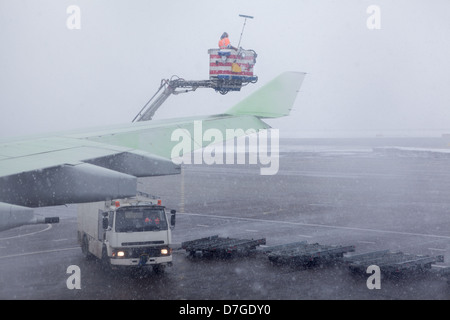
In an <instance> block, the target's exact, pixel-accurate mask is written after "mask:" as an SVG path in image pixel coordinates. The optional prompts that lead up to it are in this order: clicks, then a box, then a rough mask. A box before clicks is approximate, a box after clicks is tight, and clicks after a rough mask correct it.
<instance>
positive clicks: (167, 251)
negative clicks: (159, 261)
mask: <svg viewBox="0 0 450 320" xmlns="http://www.w3.org/2000/svg"><path fill="white" fill-rule="evenodd" d="M170 251H171V250H170V249H168V248H163V249H161V255H163V256H166V255H168V254H170Z"/></svg>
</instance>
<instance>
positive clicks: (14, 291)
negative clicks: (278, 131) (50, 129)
mask: <svg viewBox="0 0 450 320" xmlns="http://www.w3.org/2000/svg"><path fill="white" fill-rule="evenodd" d="M398 143H404V146H408V147H410V146H416V147H429V148H436V147H438V148H439V147H442V148H444V147H447V145H446V144H445V142H444V141H443V140H440V139H428V140H427V139H423V140H419V141H417V140H414V141H413V140H411V141H410V140H405V139H403V140H402V139H400V140H399V141H391V140H385V139H381V140H380V139H378V140H377V139H374V140H369V141H368V140H346V141H342V140H339V141H337V140H336V141H333V140H330V141H324V140H299V141H289V143H287V144H284V145H282V147H281V152H282V153H281V155H280V169H279V172H278V173H277V174H276V175H273V176H261V175H260V170H259V166H257V165H190V166H185V167H184V169H183V173H182V174H181V175H176V176H166V177H153V178H146V179H140V181H139V185H140V190H141V191H145V192H148V193H152V194H155V195H158V196H160V197H161V198H162V199H163V201H164V202H165V205H166V206H167V207H169V208H174V209H176V210H177V211H178V214H177V225H176V228H175V230H174V232H173V240H174V243H175V247H176V248H178V249H176V250H175V251H174V263H173V266H172V267H170V268H167V269H166V272H165V273H164V274H162V275H157V274H154V273H153V272H152V271H148V272H129V271H119V272H104V271H103V270H102V269H101V268H100V266H99V264H98V263H97V262H96V261H87V260H85V258H84V257H83V255H82V254H81V250H80V248H79V246H78V243H77V241H76V207H75V205H69V206H67V207H65V206H62V207H52V208H41V209H39V210H38V212H40V213H42V214H44V215H46V216H58V215H59V216H60V217H61V221H60V223H59V224H55V225H52V226H49V225H35V226H24V227H20V228H16V229H12V230H8V231H4V232H1V233H0V270H1V273H0V299H151V300H155V299H156V300H160V299H163V300H181V299H188V300H209V299H218V300H279V299H281V300H297V299H299V300H300V299H333V300H334V299H369V300H372V299H373V300H376V299H436V300H441V299H442V300H443V299H449V298H450V286H449V284H447V281H446V279H444V278H442V277H439V276H437V275H436V274H434V273H425V274H420V275H407V276H405V277H402V278H399V279H384V278H383V279H382V280H381V289H379V290H378V289H373V290H369V289H368V288H367V285H366V280H367V277H368V276H365V275H362V276H355V275H354V274H352V273H351V272H349V270H348V268H347V267H346V265H344V264H340V263H336V264H333V263H332V264H327V265H319V266H316V267H314V268H302V267H291V266H279V265H273V264H272V263H271V262H270V261H269V260H268V259H267V256H266V255H264V254H262V253H255V254H252V255H250V256H248V257H235V258H231V259H211V258H209V259H203V258H201V257H189V256H188V254H187V253H186V252H185V251H184V250H182V249H180V248H179V246H180V244H181V243H182V242H183V241H187V240H193V239H198V238H201V237H206V236H212V235H219V236H222V237H233V238H246V239H249V238H253V239H259V238H265V239H266V241H267V245H269V246H271V245H278V244H284V243H291V242H298V241H307V242H308V243H315V242H318V243H321V244H335V245H354V246H355V248H356V250H355V253H364V252H370V251H377V250H384V249H389V250H400V251H403V252H408V253H414V254H424V255H443V256H444V259H445V262H444V263H443V264H442V266H447V265H449V262H450V215H449V214H448V210H449V209H450V196H449V192H450V191H449V190H450V170H449V169H450V161H449V160H450V159H449V158H446V157H434V156H430V155H424V156H421V155H420V154H419V155H417V154H414V155H411V156H408V155H407V154H406V155H405V154H400V155H398V154H391V153H384V152H379V151H377V152H373V149H372V148H373V147H380V146H381V147H384V146H392V145H394V144H395V145H397V144H398ZM284 151H288V152H284ZM71 265H76V266H79V268H80V274H81V281H80V283H81V289H72V290H71V289H68V287H67V283H66V281H67V280H68V278H69V276H70V274H69V273H67V268H68V267H69V266H71ZM438 267H439V266H437V268H438Z"/></svg>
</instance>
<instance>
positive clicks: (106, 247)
mask: <svg viewBox="0 0 450 320" xmlns="http://www.w3.org/2000/svg"><path fill="white" fill-rule="evenodd" d="M175 215H176V211H175V210H170V211H169V210H167V209H166V208H165V207H164V206H162V205H161V200H158V199H154V198H153V199H152V198H151V197H150V196H148V195H144V194H139V195H138V196H136V197H134V198H129V199H117V200H111V201H102V202H94V203H83V204H79V205H78V242H79V244H80V245H81V250H82V252H83V254H84V255H85V256H86V257H87V258H90V257H97V258H98V259H100V260H101V261H102V263H103V265H104V266H108V267H112V268H118V267H121V266H123V267H132V266H136V267H144V266H152V267H153V270H154V271H155V272H157V273H161V272H164V269H165V267H166V266H171V265H172V248H171V242H172V229H173V228H174V227H175Z"/></svg>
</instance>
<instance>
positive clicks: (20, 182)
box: [0, 72, 305, 230]
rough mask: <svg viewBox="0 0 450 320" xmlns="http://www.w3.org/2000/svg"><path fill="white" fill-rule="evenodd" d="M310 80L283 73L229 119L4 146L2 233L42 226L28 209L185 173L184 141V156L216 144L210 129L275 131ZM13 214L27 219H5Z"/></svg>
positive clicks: (118, 193)
mask: <svg viewBox="0 0 450 320" xmlns="http://www.w3.org/2000/svg"><path fill="white" fill-rule="evenodd" d="M304 77H305V74H304V73H298V72H286V73H283V74H281V75H280V76H278V77H277V78H275V79H274V80H272V81H271V82H269V83H268V84H267V85H265V86H263V87H262V88H261V89H259V90H257V91H256V92H255V93H253V94H252V95H250V96H249V97H248V98H246V99H244V100H243V101H242V102H240V103H238V104H237V105H235V106H234V107H232V108H230V109H229V110H227V111H226V112H225V113H224V114H219V115H210V116H203V117H188V118H178V119H168V120H159V121H158V120H151V121H143V122H135V123H127V124H123V125H113V126H106V127H101V128H92V129H83V130H76V131H70V132H60V133H54V134H49V135H40V136H33V137H25V138H17V139H9V140H5V139H1V140H0V230H1V229H2V225H3V226H7V225H9V226H11V225H17V224H20V223H22V224H23V221H24V220H27V219H31V220H34V217H32V218H30V214H31V215H32V213H30V210H28V208H26V207H37V206H50V205H60V204H67V203H80V202H92V201H100V200H104V199H112V198H121V197H128V196H132V195H135V194H136V189H137V177H147V176H155V175H169V174H177V173H179V172H180V166H179V165H178V164H176V163H174V161H172V158H173V157H174V154H173V151H174V148H175V147H176V146H177V145H178V144H179V143H180V139H181V136H182V135H183V134H184V136H185V137H189V138H190V139H191V140H192V141H191V143H190V144H189V148H188V149H183V150H182V152H181V153H185V152H192V151H194V150H196V149H199V148H203V147H205V146H207V145H209V144H210V143H211V142H210V141H207V140H206V141H205V139H203V134H204V133H205V132H208V130H214V132H216V133H220V136H221V137H222V138H223V139H224V140H225V139H227V138H229V135H228V133H229V132H232V133H233V136H235V137H239V136H242V135H245V134H247V133H248V132H250V131H253V132H258V131H260V130H264V129H268V128H270V126H269V125H268V124H267V123H265V122H263V121H262V120H261V119H263V118H274V117H281V116H286V115H288V114H289V111H290V109H291V108H292V105H293V103H294V100H295V98H296V95H297V92H298V90H299V88H300V86H301V84H302V82H303V79H304ZM180 134H181V135H180ZM214 142H215V143H216V142H219V141H214ZM181 153H180V152H178V153H177V154H176V155H175V156H182V154H181ZM11 212H17V215H13V214H10V213H11ZM7 214H9V216H10V217H12V219H13V220H14V219H16V220H17V219H19V216H20V217H22V218H20V219H19V220H20V221H19V220H17V221H16V220H14V221H9V220H8V221H9V222H8V221H6V220H2V219H6V218H5V216H6V215H7Z"/></svg>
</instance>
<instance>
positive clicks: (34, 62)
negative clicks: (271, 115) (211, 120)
mask: <svg viewBox="0 0 450 320" xmlns="http://www.w3.org/2000/svg"><path fill="white" fill-rule="evenodd" d="M70 5H77V6H78V7H79V8H80V10H81V16H80V18H81V19H80V21H81V29H79V30H69V29H68V28H67V26H66V20H67V19H68V18H69V14H67V13H66V9H67V8H68V7H69V6H70ZM370 5H377V6H378V7H379V9H380V22H381V29H379V30H369V29H368V28H367V25H366V22H367V19H368V18H369V17H370V16H371V14H369V13H367V11H366V10H367V8H368V7H369V6H370ZM448 12H450V1H448V0H432V1H425V0H370V1H366V0H340V1H332V0H309V1H306V0H303V1H300V0H294V1H286V0H284V1H283V0H282V1H267V0H262V1H261V0H255V1H243V0H239V1H235V0H228V1H226V2H215V1H206V0H204V1H201V0H195V1H193V0H191V1H189V0H184V1H182V0H172V1H148V0H133V1H124V0H120V1H119V0H114V1H111V0H108V1H107V0H84V1H83V0H53V1H50V0H40V1H32V0H27V1H24V0H0V39H1V50H0V70H1V73H0V108H1V109H0V110H1V114H2V117H1V120H0V124H1V126H0V137H10V136H17V135H27V134H35V133H41V132H47V131H61V130H65V129H73V128H80V127H86V126H88V127H89V126H101V125H107V124H116V123H123V122H130V121H131V120H132V119H133V118H134V116H135V115H136V113H137V112H138V111H139V110H140V108H141V107H142V106H143V105H144V103H145V102H146V101H147V100H148V99H149V98H150V97H151V96H152V95H153V94H154V92H155V91H156V90H157V88H158V86H159V84H160V81H161V79H163V78H170V77H171V76H172V75H178V76H180V77H183V78H185V79H193V80H202V79H207V78H208V63H209V61H208V58H209V57H208V54H207V50H208V49H209V48H214V47H216V46H217V42H218V39H219V37H220V35H221V34H222V32H224V31H227V32H228V33H229V34H230V38H231V41H232V44H235V45H237V42H238V41H239V36H240V33H241V29H242V25H243V22H244V20H243V19H242V18H240V17H239V16H238V15H239V14H247V15H253V16H254V17H255V19H253V20H248V21H247V25H246V28H245V32H244V35H243V39H242V43H241V46H242V47H244V48H246V49H254V50H255V51H256V52H257V53H258V60H257V64H256V66H255V74H256V75H258V76H259V81H258V83H257V84H255V85H249V86H247V87H245V88H243V89H242V91H241V92H232V93H229V94H227V95H225V96H222V95H220V94H218V93H215V92H214V91H212V90H207V89H203V90H198V91H197V92H195V93H190V94H185V95H179V96H173V97H171V98H169V100H168V101H167V102H166V103H165V104H164V105H163V108H162V109H160V110H159V111H158V112H157V114H156V116H155V119H161V118H171V117H179V116H188V115H204V114H216V113H221V112H223V111H224V110H226V109H227V108H228V107H230V106H232V105H234V104H235V103H237V102H238V101H240V100H241V99H243V98H244V97H245V96H247V95H248V94H250V93H251V92H253V91H254V90H256V89H257V88H259V87H260V86H262V85H263V84H264V83H266V82H268V81H270V80H271V79H272V78H273V77H275V76H277V75H278V74H280V73H282V72H284V71H304V72H307V73H308V76H307V78H306V80H305V82H304V84H303V87H302V89H301V92H300V93H299V96H298V99H297V101H296V103H295V107H294V110H293V112H292V113H291V115H290V116H289V117H285V118H282V119H278V120H272V121H268V122H269V123H270V124H272V125H273V126H274V127H276V128H280V130H281V137H283V136H311V135H324V134H325V135H328V136H332V135H338V134H341V133H342V132H352V133H354V132H359V133H361V134H367V132H370V134H372V133H373V134H388V133H389V132H392V131H396V132H397V131H402V132H406V133H409V134H411V133H415V134H417V133H421V132H428V131H431V130H436V132H438V133H443V132H450V90H449V87H450V61H449V57H450V43H449V42H450V19H449V18H448V17H449V15H448Z"/></svg>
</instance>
